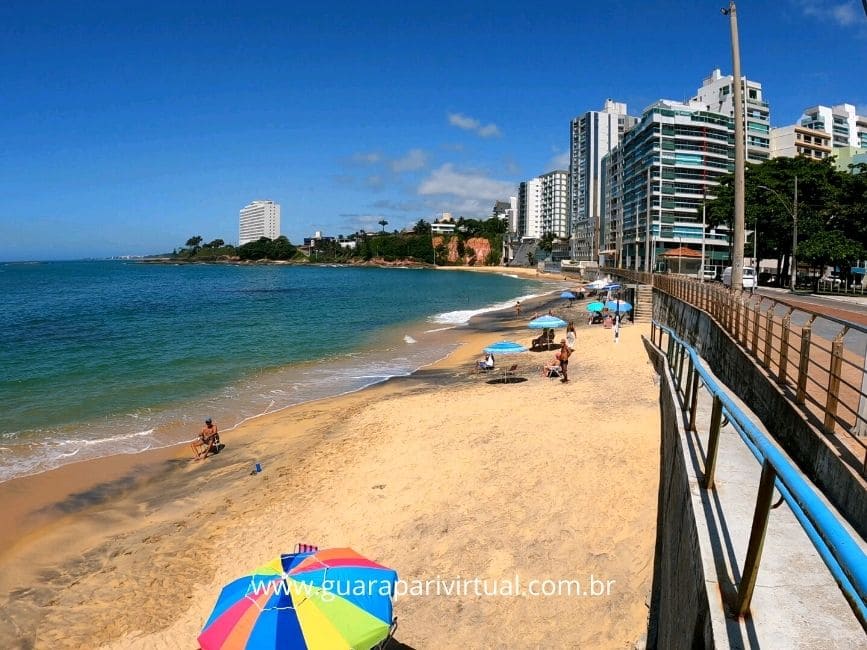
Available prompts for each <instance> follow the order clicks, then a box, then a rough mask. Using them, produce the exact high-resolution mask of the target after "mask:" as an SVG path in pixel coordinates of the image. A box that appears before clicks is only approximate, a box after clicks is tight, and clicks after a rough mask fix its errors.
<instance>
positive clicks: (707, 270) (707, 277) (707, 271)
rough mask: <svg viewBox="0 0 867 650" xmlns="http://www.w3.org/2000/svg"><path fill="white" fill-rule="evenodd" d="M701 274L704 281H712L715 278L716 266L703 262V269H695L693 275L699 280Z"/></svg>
mask: <svg viewBox="0 0 867 650" xmlns="http://www.w3.org/2000/svg"><path fill="white" fill-rule="evenodd" d="M702 276H704V281H705V282H713V281H714V280H716V267H715V266H709V265H707V264H705V266H704V270H703V271H696V273H695V277H697V278H698V279H699V280H701V279H702Z"/></svg>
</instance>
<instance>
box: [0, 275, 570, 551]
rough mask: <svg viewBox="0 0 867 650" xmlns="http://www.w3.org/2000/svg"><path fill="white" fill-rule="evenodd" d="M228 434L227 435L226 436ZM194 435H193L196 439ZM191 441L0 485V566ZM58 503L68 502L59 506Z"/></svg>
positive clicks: (178, 454) (167, 461) (151, 472)
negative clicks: (46, 531)
mask: <svg viewBox="0 0 867 650" xmlns="http://www.w3.org/2000/svg"><path fill="white" fill-rule="evenodd" d="M550 302H554V297H553V292H548V293H544V294H540V295H539V296H538V297H536V298H533V299H531V300H529V301H527V303H528V305H536V307H535V308H536V309H541V308H542V306H543V305H544V306H545V307H546V308H547V305H548V303H550ZM507 312H508V310H506V309H500V310H492V311H488V312H484V313H483V314H481V315H478V316H474V317H473V319H471V320H474V321H478V322H484V321H486V320H490V319H492V318H498V317H499V316H501V315H503V314H505V313H507ZM478 322H477V323H476V324H475V327H474V325H472V324H469V325H467V326H465V327H460V326H454V327H449V328H448V329H450V330H452V332H454V334H455V335H458V334H461V333H464V332H466V333H472V332H476V331H480V330H479V329H477V328H478ZM458 345H459V347H458V349H457V350H455V351H453V352H451V353H448V354H446V355H445V356H444V357H442V358H440V359H438V360H436V361H434V362H433V363H432V364H428V365H426V366H422V367H421V368H419V369H417V370H416V371H415V372H413V373H411V374H410V375H408V376H394V377H389V378H387V379H383V380H381V381H377V382H374V383H372V384H370V385H367V386H363V387H361V388H357V389H354V390H350V391H347V392H342V393H338V394H335V395H327V396H323V397H318V398H315V399H311V400H307V401H304V402H300V403H298V404H292V405H288V406H284V407H282V408H280V409H277V410H275V411H268V412H265V413H260V414H257V415H254V416H251V417H249V418H246V419H245V420H243V421H241V422H240V423H238V424H236V425H234V426H232V427H231V428H228V429H226V430H224V431H221V436H222V438H223V439H224V440H225V439H232V438H233V437H234V436H235V434H238V435H239V436H240V437H241V438H242V439H243V438H244V437H245V432H246V429H247V428H248V427H249V426H252V425H253V423H257V422H259V421H260V420H264V421H266V422H267V421H268V419H269V418H274V417H277V416H279V415H280V414H281V413H283V412H285V411H287V410H292V409H296V408H302V407H305V406H308V405H315V404H317V403H319V402H328V401H330V400H340V399H341V398H345V397H348V396H352V395H355V394H358V393H363V392H365V391H369V390H374V389H376V388H377V387H379V386H383V385H385V384H388V383H390V382H394V381H399V380H401V379H406V378H411V377H412V376H413V375H415V374H416V373H418V372H420V371H422V370H424V369H425V368H429V367H436V366H437V364H440V363H443V362H444V361H446V359H448V358H449V357H450V356H451V355H452V354H455V353H456V352H458V351H459V350H460V347H462V346H461V345H460V344H458ZM227 435H228V436H229V437H228V438H227ZM194 439H195V436H192V437H191V440H194ZM191 440H187V441H182V442H178V443H175V444H170V445H166V446H163V447H157V448H153V449H146V450H143V451H139V452H134V453H117V454H109V455H107V456H99V457H97V458H89V459H85V460H78V461H73V462H69V463H65V464H63V465H60V466H58V467H54V468H51V469H47V470H44V471H40V472H36V473H34V474H26V475H23V476H17V477H14V478H12V479H9V480H7V481H3V482H0V502H2V503H3V504H4V508H3V511H2V514H0V565H2V562H3V558H4V557H5V556H7V555H8V554H9V553H11V552H14V551H15V549H16V547H18V546H20V545H21V543H26V541H27V540H28V539H29V538H30V537H31V536H32V535H34V534H38V533H39V530H41V529H42V528H50V527H51V526H54V525H56V524H57V522H58V521H59V520H61V519H63V518H64V517H65V516H68V514H69V512H67V511H72V512H78V511H81V510H84V509H86V508H88V507H91V506H94V505H99V504H100V503H102V502H105V501H106V500H108V499H109V498H110V497H112V496H117V495H119V494H126V493H129V492H131V491H133V490H135V489H136V488H139V487H141V485H143V484H144V483H147V482H149V481H152V480H156V479H159V478H160V477H161V476H165V475H166V474H168V473H169V472H171V471H172V469H173V468H174V466H175V465H176V464H178V463H179V462H183V461H185V460H188V459H189V458H190V452H189V443H190V441H191ZM61 504H68V505H67V506H63V505H61Z"/></svg>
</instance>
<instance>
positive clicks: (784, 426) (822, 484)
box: [621, 272, 867, 647]
mask: <svg viewBox="0 0 867 650" xmlns="http://www.w3.org/2000/svg"><path fill="white" fill-rule="evenodd" d="M637 275H638V276H639V277H633V276H636V274H634V273H633V272H625V273H624V274H623V276H621V277H629V278H630V279H633V280H639V281H642V280H643V281H647V282H653V286H654V331H653V335H652V337H651V341H652V342H648V351H649V353H650V354H651V356H654V357H656V360H655V363H656V365H657V369H658V370H659V372H660V375H661V378H662V382H661V386H662V395H661V404H662V406H663V408H662V437H663V442H662V448H663V451H662V477H663V479H662V484H661V487H660V490H661V496H660V526H659V528H658V533H659V535H660V537H659V540H660V543H661V545H658V546H657V558H656V562H657V566H656V568H655V577H654V581H655V582H654V605H653V607H652V612H651V635H650V639H651V643H656V644H659V647H665V645H666V643H669V642H671V640H672V639H678V638H679V639H681V640H683V639H682V636H681V635H682V634H683V629H692V630H693V632H692V633H691V634H692V642H693V643H695V644H696V645H699V646H703V647H710V646H711V645H713V644H714V643H716V644H726V645H733V646H737V647H759V646H765V647H767V646H768V645H769V644H770V645H771V646H773V647H855V646H858V645H861V644H863V639H864V631H865V627H864V625H865V619H867V609H865V596H867V556H865V549H867V545H865V543H864V539H863V535H864V525H865V523H864V522H865V517H864V512H865V511H864V508H865V491H864V482H863V476H862V470H863V465H862V464H861V463H858V462H854V463H853V462H852V456H853V454H852V453H851V452H850V448H849V445H847V444H846V443H842V442H841V440H840V438H843V437H846V438H847V439H848V440H849V441H850V444H851V441H856V442H857V441H858V440H857V435H853V433H854V432H853V430H852V429H854V427H853V426H852V425H853V423H854V422H856V421H857V415H856V414H857V410H854V411H849V413H850V418H852V419H850V420H849V423H850V424H849V427H845V429H843V428H842V427H840V420H841V418H839V417H838V412H836V411H832V410H830V409H829V408H828V405H830V407H831V409H833V408H836V406H837V405H838V404H839V403H842V402H844V401H848V406H849V407H850V408H852V407H853V406H854V408H855V409H857V406H858V402H857V400H853V399H852V398H851V397H847V396H845V395H842V396H841V392H842V391H841V390H840V383H845V382H846V380H847V374H846V372H845V371H844V368H845V365H844V363H843V362H844V361H845V359H846V357H847V355H849V356H850V357H855V358H856V359H857V360H858V361H860V363H863V349H861V350H860V352H859V351H858V348H859V339H857V338H854V340H853V339H852V338H850V340H849V341H844V340H843V339H844V336H845V335H846V334H847V333H848V331H849V328H848V327H847V323H845V322H843V323H841V322H840V321H835V320H834V317H833V316H831V315H825V316H824V317H820V316H819V315H818V314H816V315H812V317H811V318H804V319H802V320H800V322H798V325H800V326H802V327H803V330H804V336H803V337H799V338H800V341H801V342H802V347H800V349H799V350H798V354H797V355H795V359H796V361H797V363H796V364H795V366H794V377H793V376H792V375H791V374H789V373H790V372H792V370H790V366H789V363H788V360H787V353H788V352H790V350H789V347H790V344H789V343H788V342H787V339H788V338H789V335H790V334H791V331H790V330H791V327H792V322H793V321H795V320H796V319H797V316H796V317H795V318H793V317H792V316H793V310H792V309H791V308H788V309H785V310H779V311H778V305H777V304H775V303H770V302H769V301H767V300H766V299H764V298H762V299H758V298H756V297H751V296H746V295H744V296H743V297H742V298H740V297H738V296H735V295H732V294H730V293H729V292H724V291H722V290H721V289H718V288H715V287H711V286H707V285H701V284H700V283H698V282H693V281H690V280H685V279H679V278H669V277H656V276H655V277H652V278H651V277H644V274H637ZM761 301H764V302H761ZM760 305H763V306H764V309H761V307H760ZM780 312H782V313H780ZM759 316H761V317H759ZM777 319H779V323H777V322H776V321H777ZM823 321H826V322H823ZM765 323H767V325H766V326H764V324H765ZM841 324H842V326H843V327H842V328H841V327H840V325H841ZM853 325H854V324H853ZM763 326H764V327H763ZM763 330H764V331H763ZM811 330H812V331H811ZM829 331H830V332H833V333H834V334H836V333H839V334H838V335H837V336H836V337H835V336H833V334H832V336H831V337H830V338H832V340H833V342H832V343H831V345H830V346H829V348H824V347H823V343H822V337H823V336H828V332H829ZM814 332H815V336H814V337H813V339H812V341H811V337H810V334H811V333H814ZM767 333H770V334H767ZM856 334H857V332H856ZM791 338H794V337H791ZM823 353H826V356H825V357H824V361H823V357H822V354H823ZM859 355H860V356H859ZM835 358H836V361H835ZM821 363H824V368H823V370H824V378H822V377H821V375H820V373H819V372H817V370H816V366H818V365H820V364H821ZM857 365H858V367H860V364H857ZM715 372H716V373H717V374H716V375H715V374H714V373H715ZM817 375H819V377H817ZM857 379H859V380H860V375H859V376H857ZM835 380H836V381H837V382H839V383H837V384H836V385H835V383H833V382H835ZM849 381H850V382H851V383H855V382H854V381H853V379H852V378H849ZM810 384H812V387H808V386H809V385H810ZM821 388H824V391H821V390H820V389H821ZM741 398H742V400H741ZM667 403H668V407H666V404H667ZM829 411H830V412H829ZM817 416H818V417H817ZM763 423H764V424H763ZM841 429H842V430H841ZM774 486H776V488H777V489H776V490H774ZM663 503H668V504H672V503H674V504H677V505H676V506H675V507H670V508H669V509H668V510H667V509H666V508H664V507H663ZM677 530H679V531H681V532H679V533H675V532H674V531H677ZM684 530H685V531H686V532H685V533H684V532H683V531H684ZM666 548H668V549H669V550H668V551H666V550H665V549H666ZM684 594H692V597H691V598H690V597H687V596H684ZM696 603H700V605H696ZM829 630H833V631H829Z"/></svg>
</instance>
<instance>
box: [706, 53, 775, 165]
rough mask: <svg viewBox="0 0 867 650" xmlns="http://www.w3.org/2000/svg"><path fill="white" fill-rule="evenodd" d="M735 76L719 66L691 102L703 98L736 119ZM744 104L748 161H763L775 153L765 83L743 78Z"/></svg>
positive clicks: (712, 107)
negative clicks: (764, 89)
mask: <svg viewBox="0 0 867 650" xmlns="http://www.w3.org/2000/svg"><path fill="white" fill-rule="evenodd" d="M733 84H734V76H733V75H723V74H722V72H720V70H719V68H717V69H716V70H714V71H713V72H711V74H710V76H709V77H707V78H706V79H704V80H703V81H702V85H701V88H699V89H698V90H697V91H696V94H695V96H694V97H693V98H692V99H691V100H690V103H693V102H699V103H701V104H703V105H704V109H705V110H706V111H709V112H711V113H720V114H722V115H725V116H727V117H730V118H732V120H734V117H735V103H734V85H733ZM741 91H742V97H743V104H744V109H743V110H744V136H745V138H746V142H745V144H746V148H745V154H746V160H747V162H754V163H761V162H764V161H766V160H767V159H768V158H770V157H771V136H770V130H771V129H770V107H769V106H768V103H767V102H766V101H764V98H763V96H762V84H760V83H759V82H758V81H750V80H748V79H747V78H746V77H743V78H742V80H741Z"/></svg>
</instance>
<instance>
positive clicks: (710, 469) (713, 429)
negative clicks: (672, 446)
mask: <svg viewBox="0 0 867 650" xmlns="http://www.w3.org/2000/svg"><path fill="white" fill-rule="evenodd" d="M721 423H722V401H721V400H720V398H719V395H714V396H713V407H712V408H711V411H710V434H709V436H708V441H707V460H706V461H705V464H704V489H705V490H712V489H713V477H714V473H715V472H716V456H717V451H718V450H719V433H720V425H721Z"/></svg>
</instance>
